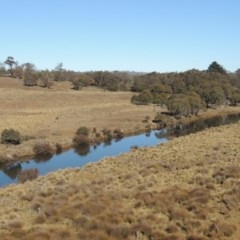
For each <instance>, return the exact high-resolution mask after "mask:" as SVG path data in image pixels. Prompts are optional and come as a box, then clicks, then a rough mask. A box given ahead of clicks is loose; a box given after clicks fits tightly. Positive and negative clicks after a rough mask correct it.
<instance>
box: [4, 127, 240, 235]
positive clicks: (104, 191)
mask: <svg viewBox="0 0 240 240" xmlns="http://www.w3.org/2000/svg"><path fill="white" fill-rule="evenodd" d="M239 132H240V124H239V123H237V124H232V125H228V126H221V127H218V128H211V129H208V130H205V131H202V132H199V133H196V134H191V135H188V136H185V137H179V138H175V139H173V140H171V141H169V142H167V143H165V144H163V145H159V146H157V147H151V148H142V149H133V150H132V151H131V152H130V153H128V154H123V155H121V156H118V157H115V158H106V159H104V160H102V161H100V162H99V163H95V164H89V165H87V166H85V167H84V168H83V169H66V170H62V171H57V172H54V173H52V174H48V175H47V176H44V177H39V178H38V179H36V180H34V181H32V182H26V183H25V184H19V185H16V186H15V185H13V186H8V187H5V188H3V189H1V190H0V202H1V208H0V235H1V239H2V240H4V239H24V240H27V239H104V240H105V239H107V240H108V239H109V240H110V239H112V240H113V239H179V240H180V239H189V240H190V239H195V240H196V239H238V236H239V235H240V226H239V221H240V212H239V207H240V205H239V202H240V201H239V200H240V163H239V157H240V149H239V145H240V137H239Z"/></svg>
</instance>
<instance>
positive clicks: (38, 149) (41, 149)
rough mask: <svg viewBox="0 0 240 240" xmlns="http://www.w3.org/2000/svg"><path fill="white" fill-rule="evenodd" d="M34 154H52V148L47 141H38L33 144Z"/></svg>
mask: <svg viewBox="0 0 240 240" xmlns="http://www.w3.org/2000/svg"><path fill="white" fill-rule="evenodd" d="M33 151H34V153H35V154H36V155H52V152H53V150H52V148H51V146H50V144H49V143H48V142H38V143H36V144H35V145H34V146H33Z"/></svg>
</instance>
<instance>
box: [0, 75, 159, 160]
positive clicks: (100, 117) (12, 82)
mask: <svg viewBox="0 0 240 240" xmlns="http://www.w3.org/2000/svg"><path fill="white" fill-rule="evenodd" d="M131 97H132V93H130V92H108V91H104V90H102V89H97V88H94V87H88V88H83V90H81V91H75V90H73V89H72V84H71V83H70V82H55V84H54V86H53V87H52V88H51V89H46V88H41V87H26V86H23V83H22V80H17V79H11V78H1V77H0V102H1V108H0V117H1V121H0V132H2V131H3V130H4V129H9V128H13V129H15V130H17V131H19V132H20V133H21V135H24V136H25V139H28V141H27V142H26V141H25V142H23V143H22V144H21V145H19V146H5V145H3V144H0V159H11V158H12V159H14V158H15V157H16V156H29V155H32V154H34V152H33V146H34V145H35V144H36V142H38V141H41V142H42V140H45V141H46V142H48V143H49V144H50V145H51V147H52V148H54V147H55V145H56V144H60V145H61V146H62V147H63V148H66V147H69V146H70V145H71V144H72V138H73V136H74V133H75V132H76V130H77V129H78V128H79V127H80V126H87V127H89V128H90V129H91V128H95V131H98V132H101V131H102V129H104V128H110V129H111V130H114V129H122V130H123V131H124V132H126V133H129V132H134V131H140V130H141V131H143V130H144V128H145V126H146V125H148V124H147V123H146V122H143V120H144V119H145V118H146V116H149V117H150V119H153V118H154V116H155V114H156V112H154V109H153V106H135V105H133V104H131V103H130V99H131Z"/></svg>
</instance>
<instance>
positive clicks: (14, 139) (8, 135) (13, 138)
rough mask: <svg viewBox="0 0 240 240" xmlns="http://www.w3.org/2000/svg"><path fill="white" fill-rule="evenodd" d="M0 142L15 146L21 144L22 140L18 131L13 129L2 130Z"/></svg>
mask: <svg viewBox="0 0 240 240" xmlns="http://www.w3.org/2000/svg"><path fill="white" fill-rule="evenodd" d="M1 142H2V143H7V144H9V143H10V144H15V145H16V144H20V143H21V142H22V138H21V135H20V133H19V132H18V131H16V130H14V129H4V130H3V131H2V134H1Z"/></svg>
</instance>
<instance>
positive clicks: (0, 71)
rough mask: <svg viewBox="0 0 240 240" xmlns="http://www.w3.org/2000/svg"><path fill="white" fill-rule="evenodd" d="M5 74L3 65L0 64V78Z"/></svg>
mask: <svg viewBox="0 0 240 240" xmlns="http://www.w3.org/2000/svg"><path fill="white" fill-rule="evenodd" d="M5 73H6V68H5V67H4V64H3V63H1V62H0V76H4V75H5Z"/></svg>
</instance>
